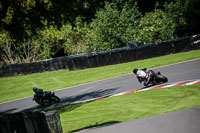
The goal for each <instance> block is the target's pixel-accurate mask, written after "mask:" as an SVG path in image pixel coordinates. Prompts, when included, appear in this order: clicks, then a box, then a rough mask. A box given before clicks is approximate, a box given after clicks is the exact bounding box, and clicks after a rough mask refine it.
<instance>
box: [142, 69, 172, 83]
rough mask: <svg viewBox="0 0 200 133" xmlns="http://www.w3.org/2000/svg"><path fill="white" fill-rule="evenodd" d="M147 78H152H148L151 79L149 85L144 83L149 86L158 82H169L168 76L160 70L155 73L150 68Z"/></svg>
mask: <svg viewBox="0 0 200 133" xmlns="http://www.w3.org/2000/svg"><path fill="white" fill-rule="evenodd" d="M147 78H150V79H148V80H150V81H149V83H148V84H147V85H145V84H144V85H145V86H148V85H157V84H161V83H166V82H168V79H167V77H165V76H163V75H161V73H160V72H157V73H155V72H154V71H152V70H150V71H148V72H147ZM144 80H145V79H144Z"/></svg>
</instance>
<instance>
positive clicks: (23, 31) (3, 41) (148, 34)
mask: <svg viewBox="0 0 200 133" xmlns="http://www.w3.org/2000/svg"><path fill="white" fill-rule="evenodd" d="M199 6H200V1H199V0H166V1H165V2H163V1H162V0H157V1H155V0H148V1H145V0H104V1H98V0H67V2H66V1H65V0H2V1H1V2H0V12H1V13H0V62H1V64H14V63H23V62H30V61H36V60H42V59H47V58H53V57H58V56H63V55H71V54H79V53H86V52H92V51H101V50H109V49H112V48H118V47H124V46H127V45H128V43H129V42H140V43H144V44H146V43H156V42H158V41H162V40H167V39H172V38H177V37H182V36H187V35H192V34H198V33H199V31H198V29H200V27H199V22H200V21H199V20H200V9H199Z"/></svg>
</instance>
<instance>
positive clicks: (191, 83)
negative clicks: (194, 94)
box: [185, 80, 200, 85]
mask: <svg viewBox="0 0 200 133" xmlns="http://www.w3.org/2000/svg"><path fill="white" fill-rule="evenodd" d="M199 81H200V80H196V81H193V82H190V83H187V84H185V85H193V84H195V83H197V82H199Z"/></svg>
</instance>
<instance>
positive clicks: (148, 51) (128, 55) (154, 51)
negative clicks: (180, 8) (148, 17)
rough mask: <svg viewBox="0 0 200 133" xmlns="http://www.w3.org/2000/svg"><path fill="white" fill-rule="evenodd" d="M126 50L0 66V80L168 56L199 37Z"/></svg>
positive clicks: (195, 45) (197, 43)
mask: <svg viewBox="0 0 200 133" xmlns="http://www.w3.org/2000/svg"><path fill="white" fill-rule="evenodd" d="M129 46H130V47H123V48H116V49H112V50H108V51H101V52H91V53H88V54H79V55H71V56H64V57H58V58H54V59H47V60H43V61H37V62H30V63H24V64H11V65H5V66H2V67H0V77H3V76H15V75H22V74H31V73H38V72H45V71H54V70H59V69H69V70H78V69H85V68H92V67H100V66H105V65H112V64H119V63H124V62H130V61H136V60H141V59H147V58H152V57H158V56H163V55H168V54H174V53H179V52H185V51H190V50H195V49H200V35H193V36H188V37H184V38H179V39H174V40H165V41H162V42H158V43H156V44H145V45H142V44H139V43H135V42H133V43H130V44H129Z"/></svg>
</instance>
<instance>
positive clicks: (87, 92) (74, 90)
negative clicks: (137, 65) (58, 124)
mask: <svg viewBox="0 0 200 133" xmlns="http://www.w3.org/2000/svg"><path fill="white" fill-rule="evenodd" d="M144 67H145V66H144ZM153 70H154V71H160V72H161V73H162V74H163V75H164V76H166V77H168V79H169V81H168V83H174V82H179V81H185V80H195V79H200V59H195V60H191V61H187V62H183V63H177V64H173V65H168V66H163V67H159V68H155V69H153ZM131 72H132V70H130V73H131ZM143 87H144V86H143V85H142V84H140V83H139V82H138V81H137V79H136V77H135V75H133V74H126V75H122V76H119V77H114V78H109V79H105V80H101V81H96V82H92V83H88V84H83V85H79V86H74V87H69V88H65V89H62V90H57V91H56V95H58V96H59V97H60V98H61V104H62V103H64V104H66V103H72V102H77V101H82V100H86V99H92V98H97V97H101V96H105V95H113V94H117V93H120V92H125V91H132V90H135V89H141V88H143ZM38 107H39V105H37V104H36V103H35V102H34V101H32V97H27V98H23V99H18V100H14V101H9V102H4V103H1V104H0V113H15V112H19V111H27V110H30V109H35V108H38Z"/></svg>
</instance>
